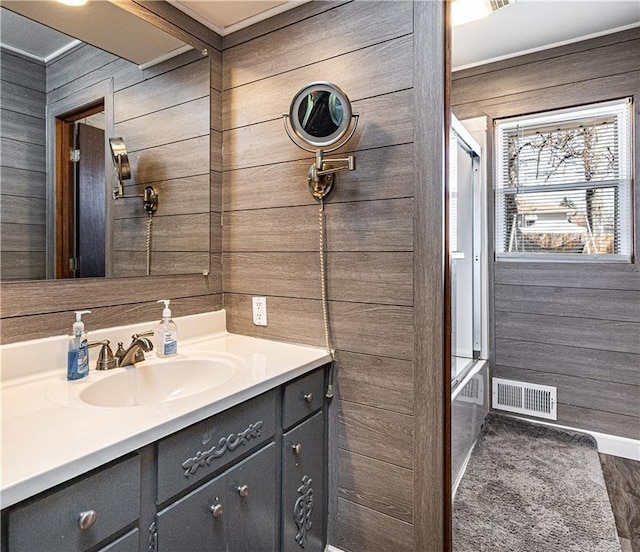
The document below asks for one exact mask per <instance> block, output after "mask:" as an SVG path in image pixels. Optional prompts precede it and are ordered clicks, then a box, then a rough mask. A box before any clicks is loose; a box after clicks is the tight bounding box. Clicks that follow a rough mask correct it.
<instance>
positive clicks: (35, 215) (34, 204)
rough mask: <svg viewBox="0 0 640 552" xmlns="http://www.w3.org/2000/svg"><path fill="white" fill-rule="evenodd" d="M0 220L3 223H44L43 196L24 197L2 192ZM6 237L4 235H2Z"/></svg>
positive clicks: (44, 206)
mask: <svg viewBox="0 0 640 552" xmlns="http://www.w3.org/2000/svg"><path fill="white" fill-rule="evenodd" d="M1 197H2V202H0V220H1V221H2V223H3V224H11V223H14V224H34V223H36V224H42V223H43V222H44V219H45V208H46V205H45V199H44V198H43V197H28V196H26V197H23V196H13V195H6V194H2V196H1ZM2 238H3V239H4V236H2Z"/></svg>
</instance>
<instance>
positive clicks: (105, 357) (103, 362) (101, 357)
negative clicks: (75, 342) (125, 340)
mask: <svg viewBox="0 0 640 552" xmlns="http://www.w3.org/2000/svg"><path fill="white" fill-rule="evenodd" d="M109 343H110V341H109V340H108V339H105V340H104V341H93V342H91V343H88V344H87V347H97V346H98V345H102V347H101V349H100V352H99V353H98V360H97V361H96V370H111V369H112V368H115V367H116V364H117V363H116V359H115V357H114V356H113V352H112V351H111V347H110V346H109Z"/></svg>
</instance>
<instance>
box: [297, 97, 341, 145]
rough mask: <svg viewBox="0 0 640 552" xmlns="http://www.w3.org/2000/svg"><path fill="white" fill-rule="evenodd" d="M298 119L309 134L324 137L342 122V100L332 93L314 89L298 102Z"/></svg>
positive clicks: (336, 128)
mask: <svg viewBox="0 0 640 552" xmlns="http://www.w3.org/2000/svg"><path fill="white" fill-rule="evenodd" d="M298 121H299V122H300V125H301V126H302V128H303V129H304V130H305V132H308V133H309V134H311V136H315V137H316V138H326V137H327V136H330V135H331V134H333V133H334V132H335V131H336V130H338V128H339V127H340V124H341V123H342V102H341V101H340V98H338V97H337V96H336V95H335V94H333V93H330V92H327V91H326V90H314V91H312V92H310V93H309V94H307V95H306V96H304V98H303V100H302V101H301V102H300V107H298Z"/></svg>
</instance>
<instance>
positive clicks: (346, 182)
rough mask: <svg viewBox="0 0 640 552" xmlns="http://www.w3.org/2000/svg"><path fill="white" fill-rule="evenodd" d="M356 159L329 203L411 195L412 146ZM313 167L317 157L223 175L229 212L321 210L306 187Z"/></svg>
mask: <svg viewBox="0 0 640 552" xmlns="http://www.w3.org/2000/svg"><path fill="white" fill-rule="evenodd" d="M355 157H356V167H357V169H356V170H355V171H353V172H350V173H348V174H347V173H343V174H340V175H337V177H336V182H335V184H334V188H333V191H332V192H331V195H329V196H328V198H327V203H343V202H346V201H365V200H373V199H395V198H401V197H411V196H413V191H414V175H413V166H412V159H413V145H412V144H403V145H400V146H390V147H383V148H376V149H370V150H364V151H359V152H358V153H357V154H356V156H355ZM312 163H313V158H312V157H309V158H307V159H303V160H301V161H290V162H287V163H278V164H276V165H263V166H261V167H251V168H248V169H239V170H235V171H225V172H224V174H223V185H224V192H225V193H224V202H225V211H236V210H241V209H267V208H271V207H289V206H297V205H317V202H316V200H315V199H314V198H313V197H312V196H311V194H310V193H309V187H308V185H307V175H308V173H309V167H310V165H311V164H312ZM274 183H275V184H274Z"/></svg>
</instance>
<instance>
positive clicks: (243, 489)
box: [236, 485, 249, 498]
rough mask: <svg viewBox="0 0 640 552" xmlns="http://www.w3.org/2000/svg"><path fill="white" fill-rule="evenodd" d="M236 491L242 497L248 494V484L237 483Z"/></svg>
mask: <svg viewBox="0 0 640 552" xmlns="http://www.w3.org/2000/svg"><path fill="white" fill-rule="evenodd" d="M236 491H238V494H239V495H240V496H241V497H242V498H245V497H246V496H249V485H238V486H237V487H236Z"/></svg>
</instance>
